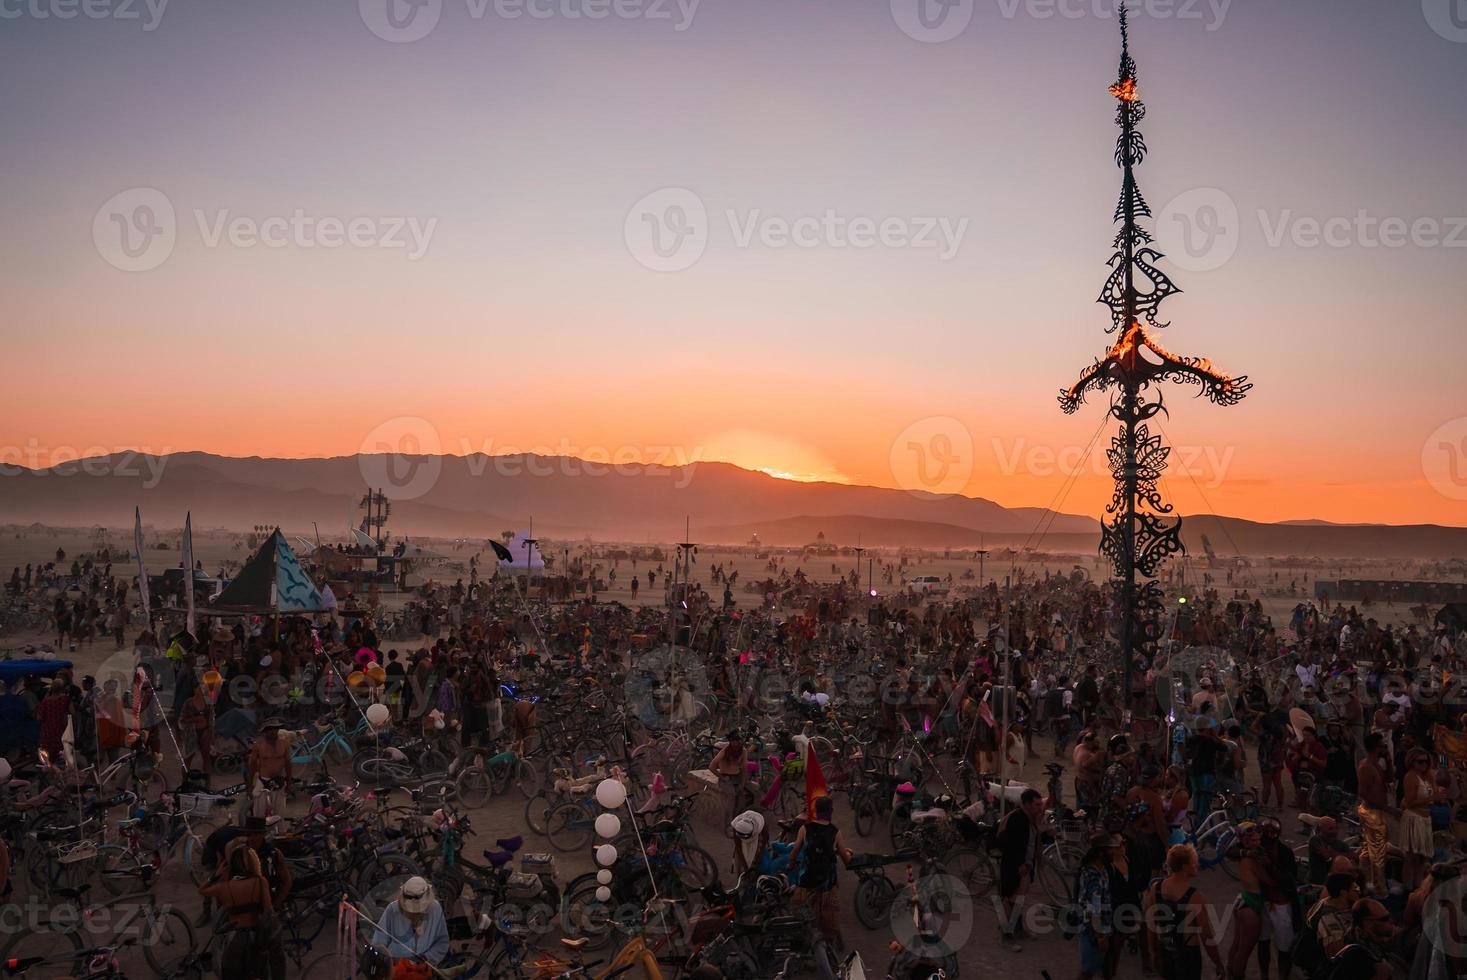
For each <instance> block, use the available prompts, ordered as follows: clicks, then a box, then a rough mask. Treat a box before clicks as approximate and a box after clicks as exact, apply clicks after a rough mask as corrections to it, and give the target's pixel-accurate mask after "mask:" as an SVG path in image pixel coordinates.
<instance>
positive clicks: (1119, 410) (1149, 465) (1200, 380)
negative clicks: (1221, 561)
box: [1059, 5, 1253, 699]
mask: <svg viewBox="0 0 1467 980" xmlns="http://www.w3.org/2000/svg"><path fill="white" fill-rule="evenodd" d="M1120 21H1121V69H1120V77H1119V78H1118V79H1117V80H1116V83H1115V84H1114V85H1112V86H1111V87H1110V93H1111V95H1114V96H1115V97H1116V100H1117V102H1118V103H1119V105H1118V107H1117V109H1116V123H1117V124H1118V125H1119V126H1120V128H1121V135H1120V138H1119V139H1117V140H1116V153H1115V158H1116V164H1117V166H1119V167H1120V168H1121V172H1122V174H1123V176H1122V179H1121V197H1120V201H1119V203H1117V204H1116V212H1115V219H1116V221H1118V222H1120V224H1121V231H1120V234H1118V235H1117V236H1116V240H1115V249H1116V251H1115V254H1114V255H1112V256H1111V259H1110V265H1111V267H1112V268H1111V274H1110V276H1109V277H1108V278H1107V279H1106V281H1105V288H1104V290H1102V291H1101V294H1100V300H1099V302H1101V303H1104V304H1105V305H1106V306H1108V307H1110V315H1111V325H1110V326H1109V327H1107V328H1106V332H1107V333H1116V332H1119V334H1120V336H1119V338H1118V339H1117V340H1116V342H1115V343H1114V344H1112V345H1111V347H1110V349H1109V350H1107V351H1106V352H1105V356H1104V357H1102V358H1100V359H1099V360H1097V361H1096V362H1095V363H1094V364H1092V365H1091V366H1090V367H1088V368H1086V369H1085V371H1084V373H1082V374H1081V375H1080V380H1078V381H1076V382H1075V384H1074V385H1073V386H1071V387H1070V388H1067V389H1065V390H1064V391H1062V392H1060V398H1059V400H1060V406H1061V407H1062V408H1063V409H1064V410H1065V412H1066V414H1069V413H1072V412H1074V411H1076V410H1077V409H1078V408H1079V407H1080V405H1081V404H1083V403H1084V401H1085V397H1086V395H1088V394H1089V393H1090V392H1092V391H1107V390H1109V391H1110V392H1111V393H1112V394H1111V405H1110V414H1111V415H1112V416H1114V417H1115V419H1116V420H1117V421H1119V422H1120V424H1121V428H1120V431H1119V432H1118V433H1117V434H1116V435H1115V436H1114V437H1113V438H1112V439H1111V443H1110V448H1109V449H1108V450H1106V457H1107V460H1108V461H1109V463H1110V471H1111V475H1112V476H1113V477H1114V478H1115V493H1114V495H1112V497H1111V501H1110V504H1109V505H1108V506H1107V507H1106V509H1105V513H1106V518H1105V520H1104V522H1103V527H1102V530H1101V538H1100V550H1101V553H1102V554H1104V555H1105V556H1106V557H1107V558H1109V559H1110V561H1111V565H1112V566H1113V567H1114V569H1115V575H1116V585H1117V591H1118V593H1119V595H1118V599H1119V602H1120V607H1121V623H1120V634H1121V636H1120V639H1121V652H1122V656H1123V658H1124V663H1123V671H1124V674H1125V695H1124V697H1125V698H1126V699H1129V698H1130V696H1131V667H1132V663H1133V662H1134V660H1135V654H1136V651H1137V650H1138V649H1141V648H1142V647H1143V645H1144V644H1145V643H1146V639H1145V637H1144V627H1143V624H1144V623H1145V622H1146V621H1147V620H1148V619H1152V618H1154V614H1155V613H1156V612H1157V611H1158V610H1159V609H1160V608H1161V589H1160V588H1159V587H1158V586H1157V584H1156V582H1155V581H1146V582H1144V583H1142V584H1139V585H1138V583H1137V577H1138V576H1140V577H1141V578H1143V579H1147V580H1154V579H1155V578H1156V576H1157V574H1158V573H1159V572H1160V570H1161V566H1162V563H1163V562H1165V561H1166V559H1168V558H1170V557H1171V556H1172V555H1175V554H1177V553H1179V552H1182V551H1184V550H1185V549H1184V548H1183V546H1182V536H1181V528H1182V519H1181V518H1180V517H1178V516H1175V515H1173V514H1172V505H1171V504H1168V503H1166V502H1164V501H1163V500H1162V499H1161V492H1160V490H1159V489H1158V487H1157V481H1158V480H1160V479H1161V474H1162V471H1163V470H1165V469H1166V463H1167V456H1168V455H1169V454H1170V453H1171V450H1170V449H1169V448H1168V447H1167V446H1165V445H1163V444H1162V441H1161V436H1160V435H1159V434H1155V433H1153V432H1152V431H1151V426H1150V425H1149V424H1148V423H1149V421H1150V420H1151V419H1152V417H1154V416H1155V415H1157V414H1158V413H1163V414H1164V413H1165V412H1166V409H1165V408H1164V407H1163V404H1162V396H1161V392H1160V391H1159V390H1154V389H1153V388H1152V387H1151V385H1152V382H1160V381H1177V382H1181V383H1183V384H1195V385H1199V386H1200V388H1201V391H1200V392H1199V394H1205V395H1206V396H1207V397H1208V398H1209V399H1211V400H1212V401H1213V402H1216V403H1217V404H1219V405H1234V404H1237V403H1238V402H1239V401H1241V400H1242V399H1243V396H1244V395H1246V394H1247V393H1248V390H1249V389H1250V388H1252V387H1253V386H1252V385H1251V384H1249V382H1248V379H1247V378H1246V377H1236V378H1235V377H1230V376H1228V375H1225V374H1222V373H1220V372H1218V371H1217V370H1215V369H1214V368H1213V366H1212V363H1211V362H1210V361H1208V360H1207V359H1206V358H1200V357H1178V356H1177V355H1175V354H1172V353H1171V352H1169V351H1167V350H1166V349H1165V348H1163V347H1162V346H1161V345H1160V344H1159V343H1157V342H1156V340H1155V338H1154V337H1153V336H1152V331H1154V330H1161V329H1163V328H1165V327H1166V326H1167V324H1165V323H1161V322H1158V320H1157V312H1158V310H1159V308H1160V307H1161V304H1162V301H1163V300H1165V299H1166V298H1167V297H1168V296H1171V295H1172V294H1173V293H1178V292H1181V290H1180V289H1178V288H1177V286H1176V285H1175V284H1174V283H1173V282H1172V281H1171V280H1170V279H1169V278H1167V275H1166V273H1164V272H1162V271H1161V270H1160V269H1158V268H1157V267H1156V264H1157V262H1159V261H1160V260H1161V259H1162V258H1163V256H1162V254H1161V253H1160V252H1158V251H1157V250H1156V249H1154V248H1152V247H1151V242H1152V238H1151V236H1150V235H1149V234H1148V233H1147V232H1146V231H1145V229H1143V228H1142V227H1141V226H1140V225H1139V224H1138V220H1139V219H1140V218H1143V217H1146V218H1149V217H1151V209H1150V208H1149V207H1148V206H1147V204H1146V199H1145V198H1144V197H1142V196H1141V189H1140V188H1139V187H1138V186H1137V185H1136V175H1135V166H1136V165H1137V164H1139V163H1140V162H1141V161H1142V160H1143V159H1144V158H1145V157H1146V140H1145V138H1144V137H1143V136H1142V135H1141V134H1140V133H1139V132H1138V131H1137V130H1136V124H1137V123H1139V122H1140V121H1141V120H1142V119H1143V118H1144V117H1145V115H1146V106H1145V105H1144V104H1143V103H1142V102H1141V100H1140V98H1139V95H1140V90H1139V88H1138V87H1137V84H1136V62H1135V60H1134V59H1132V57H1131V50H1130V30H1129V28H1128V26H1127V22H1126V8H1125V6H1124V5H1122V6H1121V8H1120Z"/></svg>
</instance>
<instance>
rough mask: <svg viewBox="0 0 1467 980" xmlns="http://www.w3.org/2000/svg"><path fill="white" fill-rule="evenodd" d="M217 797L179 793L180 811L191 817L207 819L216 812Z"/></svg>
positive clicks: (205, 794)
mask: <svg viewBox="0 0 1467 980" xmlns="http://www.w3.org/2000/svg"><path fill="white" fill-rule="evenodd" d="M216 800H217V797H214V796H211V795H209V794H207V793H179V794H178V811H179V812H180V813H186V814H188V815H189V816H191V817H207V816H208V815H209V814H211V813H213V812H214V803H215V802H216Z"/></svg>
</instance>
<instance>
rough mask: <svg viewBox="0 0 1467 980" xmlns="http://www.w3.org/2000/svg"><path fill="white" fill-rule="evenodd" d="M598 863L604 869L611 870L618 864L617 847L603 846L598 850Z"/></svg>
mask: <svg viewBox="0 0 1467 980" xmlns="http://www.w3.org/2000/svg"><path fill="white" fill-rule="evenodd" d="M596 863H597V864H599V865H601V867H603V868H609V867H611V866H612V865H613V864H615V863H616V847H615V846H613V845H611V844H602V845H601V846H600V847H598V848H596Z"/></svg>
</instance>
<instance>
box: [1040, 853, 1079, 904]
mask: <svg viewBox="0 0 1467 980" xmlns="http://www.w3.org/2000/svg"><path fill="white" fill-rule="evenodd" d="M1074 885H1075V875H1074V874H1073V873H1071V872H1070V871H1068V870H1067V869H1066V868H1065V867H1064V866H1063V865H1062V864H1060V863H1059V862H1058V861H1057V860H1056V859H1055V858H1054V857H1052V856H1051V855H1050V853H1049V852H1048V851H1046V852H1045V853H1044V854H1043V855H1042V856H1041V857H1040V858H1039V886H1040V887H1041V888H1043V889H1044V894H1045V895H1046V896H1047V897H1048V898H1049V901H1050V903H1051V904H1053V905H1054V906H1055V907H1056V908H1064V907H1065V906H1067V905H1070V904H1071V903H1073V902H1074V901H1075V890H1074Z"/></svg>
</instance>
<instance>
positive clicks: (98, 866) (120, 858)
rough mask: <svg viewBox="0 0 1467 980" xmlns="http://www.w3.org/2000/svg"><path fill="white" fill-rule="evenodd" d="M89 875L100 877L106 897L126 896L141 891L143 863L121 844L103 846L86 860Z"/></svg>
mask: <svg viewBox="0 0 1467 980" xmlns="http://www.w3.org/2000/svg"><path fill="white" fill-rule="evenodd" d="M86 863H88V864H90V865H91V869H92V870H91V872H90V874H89V876H90V875H100V876H101V878H102V887H103V888H104V889H106V891H107V894H108V895H126V894H128V893H129V892H137V891H142V889H143V862H142V861H140V860H138V856H137V855H136V854H133V853H132V852H130V851H129V850H128V849H127V848H125V847H123V846H122V845H121V844H103V845H102V846H101V847H99V848H97V856H96V857H93V858H88V859H87V861H86Z"/></svg>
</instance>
